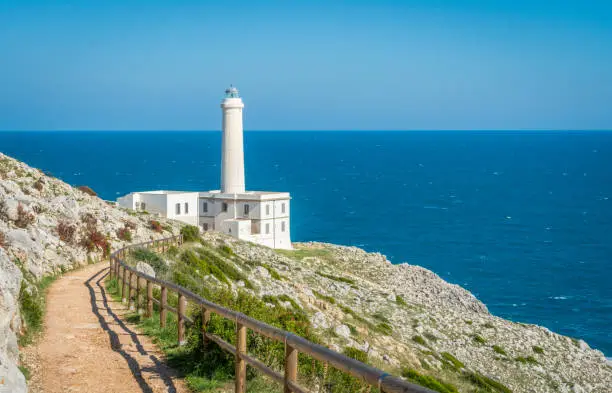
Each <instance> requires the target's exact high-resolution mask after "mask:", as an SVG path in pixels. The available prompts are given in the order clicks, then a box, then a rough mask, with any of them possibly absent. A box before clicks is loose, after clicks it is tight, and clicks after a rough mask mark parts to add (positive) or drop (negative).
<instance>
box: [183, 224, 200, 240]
mask: <svg viewBox="0 0 612 393" xmlns="http://www.w3.org/2000/svg"><path fill="white" fill-rule="evenodd" d="M181 235H183V241H186V242H195V241H198V240H199V239H200V230H199V229H198V227H196V226H194V225H187V226H184V227H182V228H181Z"/></svg>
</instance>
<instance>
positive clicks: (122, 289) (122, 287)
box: [121, 267, 127, 303]
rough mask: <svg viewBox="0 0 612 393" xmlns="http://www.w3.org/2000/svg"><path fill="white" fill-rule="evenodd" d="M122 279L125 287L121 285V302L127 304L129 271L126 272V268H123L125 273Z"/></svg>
mask: <svg viewBox="0 0 612 393" xmlns="http://www.w3.org/2000/svg"><path fill="white" fill-rule="evenodd" d="M121 278H122V280H123V285H121V302H122V303H125V302H126V301H127V298H126V296H125V295H126V293H125V292H126V289H127V288H126V285H127V271H126V270H125V267H124V268H123V273H122V274H121Z"/></svg>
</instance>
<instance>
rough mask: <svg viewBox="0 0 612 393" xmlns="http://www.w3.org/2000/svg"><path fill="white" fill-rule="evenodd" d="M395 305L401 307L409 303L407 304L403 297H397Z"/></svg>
mask: <svg viewBox="0 0 612 393" xmlns="http://www.w3.org/2000/svg"><path fill="white" fill-rule="evenodd" d="M395 303H397V304H399V305H400V306H407V305H408V303H406V301H405V300H404V298H403V297H402V296H401V295H395Z"/></svg>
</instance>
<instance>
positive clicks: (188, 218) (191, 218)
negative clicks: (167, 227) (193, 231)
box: [166, 192, 199, 226]
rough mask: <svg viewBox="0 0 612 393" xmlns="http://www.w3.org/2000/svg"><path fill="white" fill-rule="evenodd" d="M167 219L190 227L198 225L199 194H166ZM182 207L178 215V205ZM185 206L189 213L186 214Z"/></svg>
mask: <svg viewBox="0 0 612 393" xmlns="http://www.w3.org/2000/svg"><path fill="white" fill-rule="evenodd" d="M166 198H167V199H166V212H167V213H166V217H167V218H171V219H173V220H179V221H182V222H185V223H187V224H190V225H196V226H197V225H198V223H199V218H198V200H199V194H198V193H197V192H183V193H180V194H166ZM177 204H179V205H180V213H179V214H177V213H176V205H177ZM185 204H187V206H188V213H185Z"/></svg>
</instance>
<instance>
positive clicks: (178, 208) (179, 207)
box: [175, 203, 181, 216]
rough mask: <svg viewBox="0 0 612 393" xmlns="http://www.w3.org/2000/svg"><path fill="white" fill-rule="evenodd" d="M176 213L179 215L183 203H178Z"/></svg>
mask: <svg viewBox="0 0 612 393" xmlns="http://www.w3.org/2000/svg"><path fill="white" fill-rule="evenodd" d="M175 213H176V215H177V216H178V215H179V214H181V204H180V203H177V204H176V211H175Z"/></svg>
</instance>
